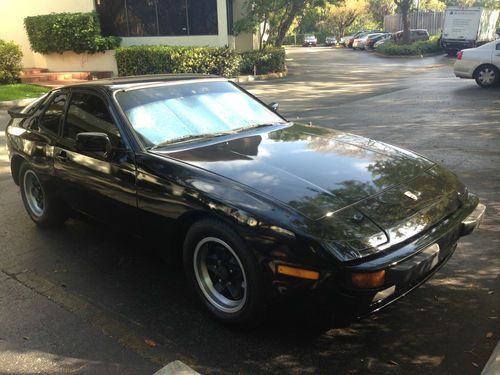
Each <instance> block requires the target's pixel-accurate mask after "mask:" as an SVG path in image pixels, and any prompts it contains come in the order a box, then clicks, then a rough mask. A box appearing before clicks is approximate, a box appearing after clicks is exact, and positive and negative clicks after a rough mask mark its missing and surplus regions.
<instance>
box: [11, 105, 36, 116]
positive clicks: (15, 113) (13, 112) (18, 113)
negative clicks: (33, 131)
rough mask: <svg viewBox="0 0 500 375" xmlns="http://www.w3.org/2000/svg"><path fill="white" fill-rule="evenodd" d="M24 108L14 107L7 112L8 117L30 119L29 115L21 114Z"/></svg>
mask: <svg viewBox="0 0 500 375" xmlns="http://www.w3.org/2000/svg"><path fill="white" fill-rule="evenodd" d="M23 108H24V107H15V108H11V109H9V110H8V111H7V113H8V114H9V116H10V117H11V118H28V117H31V114H30V113H22V112H21V110H22V109H23Z"/></svg>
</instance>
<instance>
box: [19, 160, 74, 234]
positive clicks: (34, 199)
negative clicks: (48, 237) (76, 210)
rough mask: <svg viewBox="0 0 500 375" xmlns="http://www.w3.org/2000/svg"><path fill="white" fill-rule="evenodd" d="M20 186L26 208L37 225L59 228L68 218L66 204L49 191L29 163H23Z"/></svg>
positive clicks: (20, 171) (20, 172) (20, 170)
mask: <svg viewBox="0 0 500 375" xmlns="http://www.w3.org/2000/svg"><path fill="white" fill-rule="evenodd" d="M19 186H20V187H21V196H22V199H23V203H24V207H25V208H26V211H27V212H28V214H29V216H30V217H31V219H32V220H33V221H34V222H35V223H36V224H37V225H39V226H41V227H52V226H57V225H60V224H62V223H63V222H64V221H65V220H66V219H67V218H68V211H67V209H66V205H65V203H64V202H63V201H62V200H61V199H58V197H56V196H54V195H53V194H51V192H50V191H48V190H47V188H46V186H44V185H43V184H42V182H41V180H40V177H39V176H38V174H37V173H36V172H35V170H34V169H33V168H32V167H31V166H30V165H29V164H28V163H27V162H23V164H22V165H21V168H20V169H19Z"/></svg>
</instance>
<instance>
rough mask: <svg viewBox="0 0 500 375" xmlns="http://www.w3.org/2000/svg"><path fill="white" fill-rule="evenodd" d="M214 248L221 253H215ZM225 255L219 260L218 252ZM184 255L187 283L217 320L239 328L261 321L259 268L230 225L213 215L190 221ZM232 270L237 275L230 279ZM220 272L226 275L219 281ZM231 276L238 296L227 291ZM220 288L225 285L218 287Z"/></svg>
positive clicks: (254, 324)
mask: <svg viewBox="0 0 500 375" xmlns="http://www.w3.org/2000/svg"><path fill="white" fill-rule="evenodd" d="M226 245H227V246H226ZM228 247H229V248H228ZM217 252H220V254H219V255H214V254H215V253H217ZM224 255H226V256H227V257H228V258H230V259H229V260H227V259H226V260H225V261H224V262H223V263H221V262H220V259H218V256H219V257H220V258H221V259H222V258H223V256H224ZM183 258H184V259H183V260H184V269H185V272H186V277H187V279H188V281H189V283H190V284H191V286H192V287H193V288H194V290H195V292H196V294H197V295H198V297H199V298H200V300H201V301H202V303H203V304H204V305H205V307H206V308H207V309H208V311H209V312H210V314H211V315H212V316H213V317H214V318H215V319H216V320H218V321H219V322H221V323H223V324H226V325H229V326H231V327H233V328H240V329H250V328H252V327H255V326H257V325H258V324H260V323H261V322H262V320H263V319H264V316H265V312H266V302H265V297H264V280H263V276H262V272H261V269H260V267H259V265H258V263H257V260H256V259H255V256H254V254H253V253H252V252H251V251H250V250H249V249H248V247H247V246H246V245H245V242H244V241H243V240H242V239H241V238H240V237H239V235H238V234H237V233H236V232H235V231H234V230H233V229H232V228H231V227H230V226H228V225H227V224H225V223H223V222H221V221H218V220H215V219H202V220H200V221H198V222H196V223H195V224H193V225H192V226H191V228H190V229H189V230H188V232H187V234H186V238H185V240H184V250H183ZM214 259H217V260H216V261H214ZM234 260H236V262H235V261H234ZM209 261H210V262H212V263H211V264H209ZM215 262H217V263H215ZM203 264H205V268H203ZM228 264H229V265H228ZM214 265H215V266H214ZM217 265H219V269H217ZM214 267H215V268H216V270H214ZM238 267H240V268H241V270H242V271H243V272H241V270H238V269H237V268H238ZM214 272H215V273H214ZM218 272H220V273H218ZM231 272H233V275H232V276H235V275H236V276H237V279H231V277H232V276H231V275H229V274H230V273H231ZM238 272H240V273H241V274H240V273H238ZM221 274H223V275H224V276H227V278H225V279H224V280H222V282H221V279H218V280H215V278H218V277H220V275H221ZM228 280H229V281H228ZM231 280H233V281H234V283H233V285H232V286H231V287H232V288H236V289H239V292H240V293H238V291H236V292H235V294H236V296H237V297H234V296H233V293H232V292H231V293H229V292H230V291H229V285H231ZM241 280H243V282H241ZM239 282H241V283H240V284H239V286H240V287H239V288H238V286H237V285H238V283H239ZM235 286H236V287H235ZM221 288H225V289H222V290H220V291H219V289H221ZM224 292H225V294H226V295H225V296H224V295H223V294H224ZM241 293H243V294H242V295H241V296H240V294H241ZM228 294H230V295H229V297H228V296H227V295H228ZM221 296H222V297H221ZM224 297H225V298H226V300H227V301H225V300H223V298H224ZM221 299H222V300H223V301H222V302H221ZM226 302H227V303H226ZM233 303H234V306H233V305H231V304H233Z"/></svg>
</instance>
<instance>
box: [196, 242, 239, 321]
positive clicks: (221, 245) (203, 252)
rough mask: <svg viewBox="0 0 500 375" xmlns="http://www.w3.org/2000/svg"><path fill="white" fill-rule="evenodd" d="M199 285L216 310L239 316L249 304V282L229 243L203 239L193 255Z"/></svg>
mask: <svg viewBox="0 0 500 375" xmlns="http://www.w3.org/2000/svg"><path fill="white" fill-rule="evenodd" d="M193 266H194V271H195V277H196V282H197V283H198V286H199V287H200V289H201V291H202V292H203V294H204V296H205V297H206V299H207V300H208V301H209V302H210V304H211V305H212V306H214V307H215V308H217V309H218V310H220V311H222V312H225V313H236V312H238V311H239V310H241V309H242V308H243V306H244V305H245V302H246V300H247V278H246V274H245V270H244V268H243V265H242V263H241V261H240V259H239V258H238V255H237V254H236V253H235V251H234V250H233V249H232V248H231V246H229V245H228V244H227V243H226V242H224V241H222V240H220V239H218V238H215V237H206V238H203V239H202V240H201V241H200V242H198V244H197V245H196V248H195V251H194V255H193Z"/></svg>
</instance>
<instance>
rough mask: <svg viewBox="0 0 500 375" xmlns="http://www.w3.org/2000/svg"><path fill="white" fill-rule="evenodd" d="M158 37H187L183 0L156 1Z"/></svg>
mask: <svg viewBox="0 0 500 375" xmlns="http://www.w3.org/2000/svg"><path fill="white" fill-rule="evenodd" d="M158 23H159V25H160V35H162V36H170V35H188V25H187V12H186V1H185V0H158Z"/></svg>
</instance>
